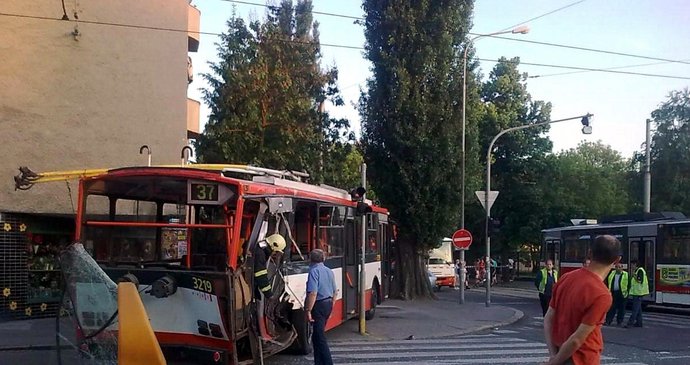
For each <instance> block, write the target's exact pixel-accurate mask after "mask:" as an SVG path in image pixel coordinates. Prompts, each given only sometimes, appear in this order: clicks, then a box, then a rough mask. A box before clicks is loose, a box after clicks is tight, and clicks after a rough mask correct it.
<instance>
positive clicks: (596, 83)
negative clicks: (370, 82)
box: [189, 0, 690, 157]
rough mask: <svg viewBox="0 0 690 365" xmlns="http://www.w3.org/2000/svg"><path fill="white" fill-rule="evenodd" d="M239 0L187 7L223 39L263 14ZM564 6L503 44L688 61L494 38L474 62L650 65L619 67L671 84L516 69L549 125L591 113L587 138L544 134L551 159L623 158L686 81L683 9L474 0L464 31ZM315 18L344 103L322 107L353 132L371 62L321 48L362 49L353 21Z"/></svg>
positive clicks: (689, 31) (347, 4)
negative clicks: (237, 20)
mask: <svg viewBox="0 0 690 365" xmlns="http://www.w3.org/2000/svg"><path fill="white" fill-rule="evenodd" d="M277 1H278V0H274V1H272V2H270V3H271V4H273V3H275V2H277ZM432 1H433V0H432ZM242 2H243V3H237V2H234V1H228V0H194V1H193V4H194V5H195V6H197V7H198V8H199V9H200V11H201V31H202V32H213V33H221V32H224V31H225V30H226V29H227V28H226V21H227V20H228V19H229V18H230V17H231V16H232V13H233V9H235V10H236V12H237V15H238V16H241V17H243V18H245V19H249V17H250V16H253V17H254V18H257V17H258V18H263V17H264V15H265V12H266V10H267V9H266V8H265V7H264V6H261V5H248V4H246V3H254V4H266V2H264V1H261V0H242ZM295 2H296V0H295ZM571 4H572V6H569V7H567V8H564V9H563V10H559V11H557V12H554V13H553V14H550V15H547V16H544V17H541V18H539V19H535V20H533V21H529V22H527V25H529V27H530V31H529V33H528V34H525V35H512V34H509V35H505V37H507V38H515V39H520V40H529V41H537V42H547V43H556V44H563V45H570V46H576V47H583V48H591V49H598V50H606V51H612V52H618V53H626V54H633V55H640V56H646V57H654V58H661V59H666V60H684V61H686V62H687V63H685V64H683V63H673V62H666V63H661V62H662V61H658V60H650V59H644V58H635V57H629V56H620V55H611V54H604V53H596V52H588V51H583V50H574V49H566V48H560V47H550V46H544V45H537V44H530V43H525V42H518V41H511V40H505V39H496V38H482V39H479V40H477V41H476V42H475V47H476V56H477V57H479V58H482V59H487V60H496V59H498V58H499V57H502V56H504V57H508V58H512V57H520V60H521V62H527V63H539V64H550V65H559V66H564V65H565V66H576V67H584V68H597V69H601V68H610V67H620V66H630V65H640V64H650V63H655V64H654V65H648V66H642V67H634V68H624V69H618V70H619V71H626V72H640V73H648V74H657V75H667V76H674V77H675V78H661V77H647V76H637V75H625V74H614V73H603V72H582V73H573V74H568V75H552V74H555V73H563V72H572V71H573V70H567V69H560V68H552V67H544V66H532V65H525V64H521V65H520V67H519V69H520V71H521V72H526V73H528V74H529V76H530V78H529V79H528V80H527V91H528V92H529V93H530V94H531V95H532V98H533V99H534V100H544V101H548V102H551V103H552V104H553V109H552V112H551V119H552V120H557V119H564V118H570V117H574V116H578V115H583V114H585V113H592V114H594V117H593V118H592V120H591V125H592V127H593V133H592V134H591V135H583V134H582V133H581V132H580V129H581V127H582V126H581V124H580V123H579V121H578V120H573V121H570V122H563V123H558V124H554V125H552V127H551V130H550V131H549V132H548V136H549V137H550V139H551V140H552V141H553V144H554V152H557V151H560V150H564V149H570V148H574V147H576V146H577V145H578V143H580V142H581V141H591V142H595V141H598V140H601V141H602V142H603V143H604V144H607V145H610V146H611V147H612V148H614V149H616V150H618V151H619V152H621V154H622V155H623V156H624V157H631V156H632V154H633V153H634V152H635V151H639V150H640V149H641V146H642V144H643V143H644V140H645V120H646V119H648V118H650V113H651V112H652V111H653V110H655V109H656V108H657V107H658V106H659V105H660V104H661V103H662V102H664V101H665V100H666V99H667V96H668V94H669V92H671V91H673V90H680V89H683V88H685V87H688V85H689V84H690V52H689V51H688V50H690V3H689V2H687V1H685V0H656V1H655V0H637V1H634V2H631V1H623V0H607V1H600V0H584V1H583V0H510V1H508V0H477V1H476V2H475V8H474V17H473V27H472V30H471V31H472V32H473V33H477V34H486V33H492V32H496V31H500V30H503V29H506V28H509V27H511V26H514V25H516V24H520V23H523V22H525V21H527V20H529V19H531V18H534V17H537V16H540V15H543V14H546V13H548V12H551V11H553V10H556V9H559V8H562V7H566V6H568V5H571ZM313 8H314V9H313V10H314V11H317V12H324V13H334V14H342V15H348V16H355V17H359V16H363V12H362V8H361V1H359V0H313ZM314 19H315V20H316V21H318V22H319V23H320V26H319V31H320V39H321V43H322V53H323V59H322V65H323V66H336V67H337V68H338V71H339V79H338V84H339V86H340V90H341V93H342V96H343V99H344V100H345V103H346V105H345V106H342V107H335V106H332V105H330V106H328V110H329V112H330V114H331V115H333V116H334V117H345V118H348V119H349V120H350V123H351V125H352V127H353V129H354V130H355V132H356V133H358V132H359V115H358V114H357V111H356V109H355V107H354V103H356V102H357V99H358V98H359V93H360V88H361V87H363V86H364V84H365V80H366V79H367V77H370V76H371V72H370V67H371V64H370V63H369V61H368V60H366V59H365V58H364V56H363V53H362V50H358V49H346V48H336V47H328V46H325V45H324V44H337V45H345V46H354V47H361V46H363V45H364V42H365V39H364V33H363V28H362V27H361V26H360V25H357V24H355V22H354V20H353V19H346V18H342V17H333V16H327V15H319V14H314ZM216 42H218V37H217V36H213V35H202V36H201V41H200V46H199V51H198V52H197V53H190V55H191V57H192V60H193V65H194V72H195V74H196V75H195V78H194V82H193V83H192V84H191V86H190V89H189V96H190V97H191V98H193V99H196V100H201V93H200V91H199V89H201V88H206V87H207V85H206V84H205V82H204V81H203V78H202V77H201V76H200V75H199V74H202V73H205V72H208V71H209V67H208V62H214V61H216V60H217V49H216ZM493 66H494V63H493V62H488V61H481V62H480V70H481V72H482V74H483V75H484V77H487V76H488V74H489V72H490V71H491V69H492V67H493ZM549 75H551V76H549ZM535 76H539V77H535ZM678 77H681V78H678ZM682 78H686V79H682ZM458 97H461V95H458ZM207 118H208V108H207V107H206V106H205V105H203V103H202V111H201V121H202V125H203V124H204V123H205V121H206V120H207ZM499 143H500V142H499Z"/></svg>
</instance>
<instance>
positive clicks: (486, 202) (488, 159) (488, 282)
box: [484, 130, 508, 307]
mask: <svg viewBox="0 0 690 365" xmlns="http://www.w3.org/2000/svg"><path fill="white" fill-rule="evenodd" d="M507 131H508V130H505V131H501V132H500V133H498V134H497V135H496V137H494V139H493V140H491V143H490V144H489V149H488V150H487V151H486V192H485V193H484V210H485V211H486V217H485V222H484V237H485V239H486V263H485V264H484V267H486V277H485V279H486V306H487V307H490V306H491V237H490V236H489V219H490V218H491V206H490V205H489V192H490V191H491V149H492V148H493V147H494V142H496V140H497V139H498V137H500V136H502V135H503V134H504V133H506V132H507Z"/></svg>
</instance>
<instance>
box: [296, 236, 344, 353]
mask: <svg viewBox="0 0 690 365" xmlns="http://www.w3.org/2000/svg"><path fill="white" fill-rule="evenodd" d="M309 259H310V261H311V265H310V266H309V276H308V278H307V300H306V302H305V303H304V305H305V307H306V311H307V320H309V322H313V323H314V324H313V332H312V335H311V341H312V344H313V345H314V364H316V365H333V359H332V358H331V350H330V349H329V348H328V342H327V341H326V321H327V320H328V317H330V316H331V311H332V310H333V297H335V293H336V285H335V276H334V275H333V271H331V269H329V268H327V267H326V266H325V265H324V264H323V260H324V253H323V250H320V249H315V250H312V251H311V252H310V253H309Z"/></svg>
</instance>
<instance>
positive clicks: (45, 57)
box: [0, 0, 200, 319]
mask: <svg viewBox="0 0 690 365" xmlns="http://www.w3.org/2000/svg"><path fill="white" fill-rule="evenodd" d="M0 10H1V12H2V13H3V14H2V15H0V62H1V63H2V66H1V67H0V93H2V97H0V128H1V129H0V130H1V131H2V132H1V133H0V135H1V136H2V137H1V138H0V141H1V142H2V143H0V156H2V158H1V159H0V260H1V262H0V292H2V295H0V319H2V318H4V317H6V318H26V317H36V316H42V315H49V314H51V313H54V311H55V310H56V308H57V301H58V300H59V292H60V286H61V283H60V271H59V265H58V263H57V260H56V257H55V254H56V253H57V252H58V251H59V248H60V247H61V246H62V245H65V244H67V243H68V242H70V240H71V236H72V234H73V230H74V228H73V227H74V222H73V214H74V205H75V204H76V192H77V183H76V181H73V182H61V183H51V184H42V185H37V186H35V187H34V188H32V189H31V190H28V191H15V189H14V184H13V179H12V177H13V176H14V175H16V174H17V172H18V171H17V168H18V167H19V166H28V167H29V168H31V169H32V170H34V171H56V170H76V169H91V168H108V167H119V166H132V165H145V164H146V163H147V156H146V154H140V148H141V146H143V145H146V146H148V148H149V150H150V151H151V153H152V156H151V157H152V160H153V163H154V164H174V163H179V162H180V153H181V150H182V148H183V147H184V146H186V145H187V144H188V139H189V138H193V137H194V136H195V135H196V134H198V133H199V102H197V101H194V100H191V99H189V98H188V97H187V88H188V84H189V78H190V76H191V74H190V71H189V70H190V67H191V66H190V61H189V57H188V52H196V51H197V49H198V47H199V34H198V31H199V21H200V12H199V10H198V9H197V8H195V7H194V6H193V5H192V4H190V1H189V0H145V1H142V0H117V1H112V0H90V1H82V0H32V1H26V0H5V1H2V4H0Z"/></svg>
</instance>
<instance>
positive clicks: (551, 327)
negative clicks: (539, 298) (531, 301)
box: [544, 235, 621, 365]
mask: <svg viewBox="0 0 690 365" xmlns="http://www.w3.org/2000/svg"><path fill="white" fill-rule="evenodd" d="M620 245H621V244H620V242H619V241H618V240H617V239H616V238H615V237H613V236H609V235H605V236H598V237H597V238H596V239H595V240H594V244H593V245H592V262H591V264H590V265H589V267H584V268H581V269H577V270H575V271H573V272H569V273H567V274H565V275H563V276H562V277H561V279H560V280H559V281H558V283H556V285H555V286H554V288H553V296H552V298H551V303H550V304H549V310H548V311H547V312H546V316H545V317H544V336H545V337H546V344H547V346H548V348H549V353H550V355H551V356H550V359H549V361H548V362H546V363H545V364H547V365H559V364H574V365H598V364H600V360H601V352H602V351H603V350H604V340H603V338H602V335H601V325H602V323H603V322H604V316H605V315H606V312H607V311H608V309H609V308H610V307H611V302H612V299H611V293H610V292H609V290H608V288H607V287H606V285H604V278H605V277H606V275H608V273H609V271H610V270H611V268H612V267H613V265H614V264H615V263H617V262H618V261H619V260H620V256H619V255H620Z"/></svg>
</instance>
